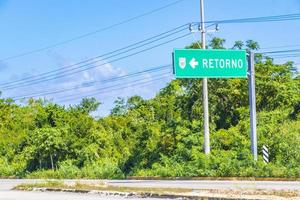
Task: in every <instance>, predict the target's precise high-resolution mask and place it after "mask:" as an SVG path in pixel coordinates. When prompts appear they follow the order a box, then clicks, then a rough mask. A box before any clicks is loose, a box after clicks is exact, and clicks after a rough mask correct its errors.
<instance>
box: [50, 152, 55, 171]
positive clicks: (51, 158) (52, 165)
mask: <svg viewBox="0 0 300 200" xmlns="http://www.w3.org/2000/svg"><path fill="white" fill-rule="evenodd" d="M50 160H51V167H52V170H54V164H53V157H52V154H51V153H50Z"/></svg>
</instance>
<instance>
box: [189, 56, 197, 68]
mask: <svg viewBox="0 0 300 200" xmlns="http://www.w3.org/2000/svg"><path fill="white" fill-rule="evenodd" d="M190 65H191V67H192V68H193V69H195V67H196V66H197V65H199V63H198V61H197V60H196V59H195V58H193V59H192V60H191V61H190Z"/></svg>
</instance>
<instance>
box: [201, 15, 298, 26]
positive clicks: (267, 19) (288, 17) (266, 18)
mask: <svg viewBox="0 0 300 200" xmlns="http://www.w3.org/2000/svg"><path fill="white" fill-rule="evenodd" d="M299 19H300V13H294V14H287V15H273V16H264V17H251V18H238V19H226V20H211V21H206V22H205V23H206V24H211V23H213V24H229V23H257V22H271V21H288V20H299Z"/></svg>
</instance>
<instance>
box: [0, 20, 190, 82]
mask: <svg viewBox="0 0 300 200" xmlns="http://www.w3.org/2000/svg"><path fill="white" fill-rule="evenodd" d="M186 26H187V24H184V25H181V26H178V27H176V28H173V29H171V30H168V31H166V32H163V33H160V34H158V35H155V36H152V37H150V38H147V39H144V40H141V41H139V42H136V43H133V44H131V45H127V46H125V47H122V48H120V49H117V50H113V51H110V52H108V53H104V54H102V55H98V56H95V57H92V58H89V59H86V60H84V61H81V62H78V63H75V64H71V65H67V66H63V67H61V68H59V69H56V70H51V71H48V72H44V73H40V74H37V75H34V76H29V77H25V78H21V79H18V80H14V81H9V82H5V83H2V84H0V86H4V87H2V88H5V87H10V86H13V85H18V84H19V83H20V82H23V83H24V82H26V83H27V82H28V80H30V81H37V80H41V79H44V78H48V77H51V76H55V75H60V74H61V73H65V72H68V71H73V70H76V69H79V68H83V67H85V66H88V65H91V64H94V63H97V62H99V61H102V60H106V59H108V58H111V57H113V56H118V55H119V54H117V55H114V54H115V53H118V52H120V51H121V52H120V53H126V52H128V51H131V50H134V49H135V48H140V47H143V46H146V45H148V44H150V43H153V42H156V41H159V40H161V39H164V38H167V37H169V36H171V35H173V34H176V33H179V32H182V31H184V30H186V28H185V27H186ZM146 42H147V43H146ZM137 45H139V46H137ZM136 46H137V47H136ZM131 47H133V48H131ZM129 48H131V49H129ZM123 50H126V51H123ZM111 54H113V55H112V56H109V55H111ZM98 58H102V59H101V60H95V59H98ZM81 64H84V65H81ZM77 65H81V66H79V67H76V68H74V67H75V66H77Z"/></svg>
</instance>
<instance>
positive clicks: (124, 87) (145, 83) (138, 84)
mask: <svg viewBox="0 0 300 200" xmlns="http://www.w3.org/2000/svg"><path fill="white" fill-rule="evenodd" d="M165 78H166V77H165V76H164V77H160V78H155V79H152V80H150V81H144V82H142V83H137V82H134V84H131V85H129V86H124V84H123V87H117V88H113V89H111V88H109V90H107V89H106V90H107V91H105V90H104V91H101V90H98V91H97V92H94V93H92V94H87V95H85V96H79V97H74V98H69V96H68V98H66V99H61V100H59V101H57V102H58V103H63V102H68V101H73V100H76V99H82V98H88V97H93V96H95V95H98V94H105V93H108V92H112V91H117V90H123V89H127V88H129V87H135V86H148V85H151V84H153V83H157V82H158V81H160V80H164V79H165ZM149 83H151V84H149ZM100 92H101V93H100Z"/></svg>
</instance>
